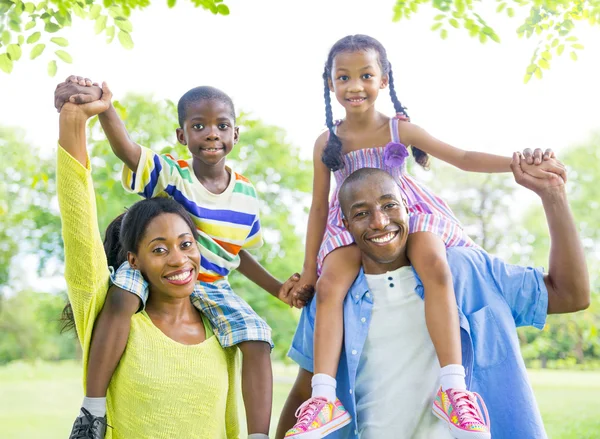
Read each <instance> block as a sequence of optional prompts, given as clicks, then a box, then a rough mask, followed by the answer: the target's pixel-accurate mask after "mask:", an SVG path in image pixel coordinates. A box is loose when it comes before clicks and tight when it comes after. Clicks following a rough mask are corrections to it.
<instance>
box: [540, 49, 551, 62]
mask: <svg viewBox="0 0 600 439" xmlns="http://www.w3.org/2000/svg"><path fill="white" fill-rule="evenodd" d="M542 58H544V59H545V60H546V61H550V60H551V59H552V54H551V53H550V52H549V51H547V50H545V51H543V52H542Z"/></svg>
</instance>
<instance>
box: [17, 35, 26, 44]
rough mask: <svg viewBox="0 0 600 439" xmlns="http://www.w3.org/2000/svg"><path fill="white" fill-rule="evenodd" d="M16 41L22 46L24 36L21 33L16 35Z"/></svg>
mask: <svg viewBox="0 0 600 439" xmlns="http://www.w3.org/2000/svg"><path fill="white" fill-rule="evenodd" d="M17 41H18V42H19V46H22V45H23V43H24V42H25V37H24V36H23V35H19V36H18V37H17Z"/></svg>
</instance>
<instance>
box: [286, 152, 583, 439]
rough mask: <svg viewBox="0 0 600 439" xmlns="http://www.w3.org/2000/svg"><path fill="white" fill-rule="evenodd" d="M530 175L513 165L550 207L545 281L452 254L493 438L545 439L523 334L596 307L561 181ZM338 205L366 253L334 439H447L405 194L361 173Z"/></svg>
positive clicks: (473, 380) (354, 290)
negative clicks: (413, 264)
mask: <svg viewBox="0 0 600 439" xmlns="http://www.w3.org/2000/svg"><path fill="white" fill-rule="evenodd" d="M536 152H537V151H536ZM527 166H528V165H527V164H526V163H525V159H523V158H522V157H521V156H520V154H515V155H513V161H512V164H511V168H512V171H513V174H514V176H515V180H516V181H517V183H519V184H521V185H522V186H524V187H526V188H528V189H530V190H532V191H533V192H535V193H536V194H537V195H538V196H539V197H540V199H541V201H542V204H543V206H544V210H545V213H546V218H547V221H548V226H549V230H550V237H551V240H552V246H551V249H550V258H549V271H548V273H547V274H544V273H543V272H542V271H541V270H540V269H532V268H529V267H520V266H514V265H509V264H506V263H504V262H503V261H501V260H499V259H497V258H494V257H491V256H489V255H488V254H487V253H485V252H484V251H482V250H480V249H473V248H462V247H455V248H451V249H448V253H447V254H448V261H449V264H450V267H451V269H452V275H453V278H454V289H455V291H456V296H457V297H456V300H457V305H458V308H459V315H460V326H461V341H462V353H463V355H462V357H463V365H464V367H465V370H466V381H467V385H468V387H469V389H470V390H471V391H473V392H478V393H480V394H481V395H482V396H483V398H484V399H485V401H487V404H488V409H489V418H490V419H491V420H492V422H491V434H492V438H494V439H503V438H506V439H521V438H522V439H539V438H545V437H546V433H545V431H544V426H543V423H542V420H541V416H540V413H539V410H538V408H537V405H536V403H535V398H534V395H533V392H532V389H531V386H530V384H529V381H528V378H527V374H526V370H525V365H524V362H523V359H522V357H521V354H520V350H519V343H518V338H517V333H516V328H517V327H518V326H527V325H530V326H535V327H537V328H540V329H541V328H543V326H544V323H545V321H546V315H547V314H548V313H551V314H552V313H567V312H575V311H578V310H582V309H585V308H587V307H588V306H589V300H590V289H589V278H588V272H587V266H586V262H585V257H584V253H583V248H582V245H581V242H580V240H579V238H578V236H577V230H576V227H575V223H574V220H573V216H572V214H571V211H570V209H569V205H568V202H567V197H566V191H565V186H564V181H563V179H562V178H561V177H560V176H558V175H555V174H552V175H548V177H547V178H545V179H541V178H535V177H533V176H532V175H530V174H528V173H526V172H524V169H527ZM339 197H340V204H341V208H342V211H343V214H344V217H345V220H344V221H345V225H346V227H347V228H348V230H349V231H350V232H351V233H352V235H353V237H354V240H355V242H356V244H357V245H358V247H359V248H360V250H361V252H362V263H363V270H362V271H361V273H360V274H359V276H358V277H357V279H356V281H355V282H354V284H353V286H352V287H351V289H350V290H349V292H348V295H347V296H346V299H345V302H344V347H343V350H342V356H341V358H340V365H339V368H338V373H337V385H338V389H337V394H338V396H339V397H340V399H341V400H342V403H343V404H344V406H345V407H346V409H347V410H348V411H349V412H350V414H351V415H352V418H353V422H352V423H351V424H350V425H349V426H348V427H346V428H344V429H342V430H339V431H338V432H336V433H334V434H332V435H330V436H328V437H329V438H355V437H359V436H360V437H361V438H362V439H365V438H366V439H372V438H375V439H388V438H390V439H403V438H419V439H429V438H432V439H440V438H447V437H451V436H449V433H448V430H447V429H446V428H445V427H444V426H443V424H442V423H440V422H439V421H437V420H436V419H435V418H434V416H433V414H432V413H431V405H432V399H433V395H434V394H435V391H436V389H437V383H436V379H437V375H438V371H439V365H438V363H437V358H436V356H435V351H434V349H433V345H432V343H431V340H430V339H429V336H428V333H427V328H426V325H425V318H424V306H423V301H422V298H423V287H422V284H421V281H420V280H419V279H418V276H417V275H416V273H415V272H414V271H413V270H412V268H410V262H409V260H408V258H407V256H406V238H407V236H408V217H407V214H406V209H405V207H404V205H403V200H402V195H401V193H400V191H399V189H398V186H397V185H396V184H395V182H394V180H393V179H392V178H391V177H390V176H389V175H388V174H387V173H385V172H383V171H380V170H376V169H361V170H359V171H357V172H355V173H354V174H352V175H351V176H350V177H348V179H347V180H346V181H345V182H344V184H343V185H342V187H341V188H340V193H339ZM389 233H393V234H395V235H394V238H393V239H391V240H390V241H388V242H386V243H383V244H382V243H381V242H376V241H375V240H373V238H377V237H378V236H383V235H387V234H389ZM378 241H381V240H378ZM415 293H416V294H415ZM374 297H375V298H374ZM315 314H316V311H315V301H312V303H311V305H310V307H307V308H305V309H304V310H303V313H302V317H301V320H300V322H299V325H298V329H297V331H296V335H295V337H294V340H293V343H292V347H291V349H290V352H289V356H290V358H292V359H293V360H294V361H296V362H297V363H298V364H299V365H300V371H299V374H298V377H297V379H296V382H295V384H294V386H293V388H292V391H291V393H290V395H289V397H288V400H287V402H286V404H285V406H284V409H283V413H282V415H281V418H280V422H279V428H278V431H277V437H278V438H281V437H283V435H284V434H285V431H286V430H287V429H288V428H290V427H291V426H292V425H294V423H295V421H296V420H295V419H294V416H293V414H294V410H295V408H296V407H298V405H299V404H300V403H302V401H305V400H307V399H308V398H310V394H311V385H310V381H311V377H312V373H311V372H312V368H313V330H314V322H315ZM474 404H475V405H476V404H477V403H476V402H474ZM471 407H473V405H472V406H471ZM444 408H446V407H444ZM477 410H478V408H477ZM465 415H466V416H468V415H469V413H468V410H467V412H466V414H465Z"/></svg>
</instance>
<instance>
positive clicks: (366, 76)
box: [362, 73, 373, 79]
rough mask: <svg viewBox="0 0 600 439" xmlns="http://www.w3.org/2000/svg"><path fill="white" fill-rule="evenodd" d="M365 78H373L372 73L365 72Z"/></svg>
mask: <svg viewBox="0 0 600 439" xmlns="http://www.w3.org/2000/svg"><path fill="white" fill-rule="evenodd" d="M362 77H363V79H371V78H372V77H373V75H372V74H370V73H365V74H364V75H362Z"/></svg>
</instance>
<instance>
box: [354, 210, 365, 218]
mask: <svg viewBox="0 0 600 439" xmlns="http://www.w3.org/2000/svg"><path fill="white" fill-rule="evenodd" d="M367 214H368V212H367V211H366V210H360V211H358V212H356V213H355V214H354V218H361V217H363V216H366V215H367Z"/></svg>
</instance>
